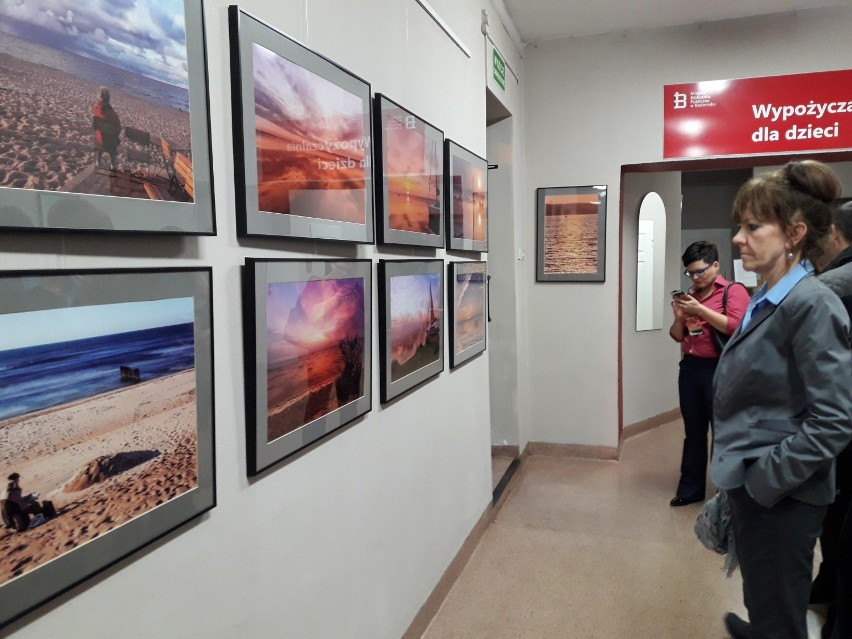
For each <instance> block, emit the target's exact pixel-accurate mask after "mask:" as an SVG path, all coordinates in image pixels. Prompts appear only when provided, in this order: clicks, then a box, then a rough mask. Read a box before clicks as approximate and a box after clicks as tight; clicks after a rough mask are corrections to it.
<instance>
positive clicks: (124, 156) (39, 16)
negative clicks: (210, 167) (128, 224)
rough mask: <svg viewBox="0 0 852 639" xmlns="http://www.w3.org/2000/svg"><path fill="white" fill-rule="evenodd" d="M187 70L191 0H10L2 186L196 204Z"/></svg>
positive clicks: (1, 41) (3, 12) (1, 91)
mask: <svg viewBox="0 0 852 639" xmlns="http://www.w3.org/2000/svg"><path fill="white" fill-rule="evenodd" d="M186 68H187V51H186V32H185V26H184V3H183V1H182V0H128V1H122V2H115V1H114V0H89V1H87V2H83V3H81V2H75V1H73V0H25V1H23V0H4V1H3V2H0V187H7V188H16V189H35V190H45V191H62V192H75V193H84V194H91V195H115V196H121V197H133V198H148V199H151V198H154V199H162V200H167V201H192V200H193V190H192V187H191V186H190V187H188V188H187V187H186V186H185V184H184V183H185V182H186V179H184V180H183V182H182V181H181V180H179V179H175V177H174V175H175V171H174V162H175V157H176V156H177V154H178V153H180V154H181V156H182V159H179V162H183V169H184V173H187V172H188V173H189V174H191V173H192V168H191V167H192V140H191V135H190V114H189V88H188V87H189V78H188V74H187V70H186ZM102 89H106V91H107V95H106V99H105V96H104V94H103V91H102ZM107 111H111V115H110V116H109V121H110V125H109V126H110V127H112V132H110V133H109V134H107V133H105V132H104V130H103V129H102V128H101V125H100V124H99V122H102V121H103V118H104V117H105V116H104V115H103V114H104V113H105V112H107ZM113 116H115V117H113ZM96 127H97V128H98V130H97V131H96ZM99 135H102V136H103V137H98V136H99ZM164 141H165V147H164ZM164 148H166V149H168V150H169V152H170V153H171V154H172V155H171V156H169V155H166V153H165V151H164ZM146 185H147V187H146Z"/></svg>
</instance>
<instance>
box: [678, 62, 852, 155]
mask: <svg viewBox="0 0 852 639" xmlns="http://www.w3.org/2000/svg"><path fill="white" fill-rule="evenodd" d="M849 86H852V70H845V71H824V72H820V73H804V74H797V75H783V76H773V77H764V78H746V79H742V80H717V81H712V82H697V83H691V84H672V85H666V86H665V87H663V104H664V113H663V116H664V132H663V156H664V157H666V158H675V157H711V156H722V155H755V154H761V153H787V152H801V151H816V150H827V149H845V148H852V95H849V92H848V91H847V90H845V89H844V87H849Z"/></svg>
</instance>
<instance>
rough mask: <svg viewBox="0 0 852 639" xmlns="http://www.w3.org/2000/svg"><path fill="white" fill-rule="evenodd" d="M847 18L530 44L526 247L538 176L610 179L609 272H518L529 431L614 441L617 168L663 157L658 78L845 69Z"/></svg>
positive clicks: (828, 14)
mask: <svg viewBox="0 0 852 639" xmlns="http://www.w3.org/2000/svg"><path fill="white" fill-rule="evenodd" d="M850 29H852V7H842V8H834V9H824V10H811V11H800V12H797V13H795V14H786V15H781V16H770V17H758V18H750V19H745V20H736V21H726V22H720V23H710V24H704V25H696V26H689V27H677V28H670V29H663V30H656V31H643V32H627V33H617V34H609V35H601V36H590V37H585V38H576V39H572V40H562V41H555V42H550V43H546V44H544V45H541V46H540V47H538V48H528V49H527V50H526V51H525V53H524V55H525V59H524V63H525V71H526V77H525V93H524V104H525V117H526V120H525V127H526V128H525V131H526V140H525V152H526V161H527V181H526V199H525V200H524V208H523V209H521V210H519V211H518V214H519V215H520V216H521V217H522V219H524V220H525V221H526V224H527V234H526V240H525V241H526V250H527V253H528V254H530V255H533V254H534V247H535V241H534V239H535V235H534V232H535V231H534V229H535V207H534V202H533V193H534V192H535V189H536V188H537V187H542V186H570V185H583V184H607V185H608V186H609V192H608V207H607V208H608V210H607V251H606V253H607V268H606V282H605V283H603V284H594V283H572V284H551V283H549V284H536V283H535V272H534V264H533V263H532V262H529V263H528V264H527V271H526V275H525V277H524V278H523V280H522V282H524V283H525V285H526V286H527V287H528V289H529V292H528V296H529V309H530V310H529V314H530V320H529V331H528V333H527V344H526V350H528V352H529V358H530V362H531V367H530V371H531V372H530V404H529V405H530V407H531V408H530V430H531V434H530V438H531V439H532V440H533V441H545V442H555V443H570V444H592V445H604V446H615V445H616V444H617V440H618V423H617V406H618V393H617V383H618V379H617V356H618V337H617V322H618V312H619V311H618V236H619V219H618V203H619V198H620V193H619V170H620V166H621V165H622V164H633V163H643V162H656V161H660V160H662V157H663V156H662V154H663V149H662V145H663V130H662V112H663V111H662V110H663V105H662V95H663V85H665V84H674V83H680V82H694V81H699V80H714V79H724V78H740V77H752V76H764V75H779V74H786V73H805V72H811V71H822V70H831V69H845V68H848V67H849V61H850V60H852V41H850V39H849V35H848V34H849V32H850ZM625 286H632V283H631V282H630V281H626V282H625ZM628 320H629V318H628ZM626 321H627V320H626ZM671 347H672V348H673V349H676V346H675V345H672V346H671ZM627 366H628V363H627V362H625V369H626V368H627ZM660 366H661V368H656V369H655V368H650V367H649V368H648V369H647V370H646V373H645V374H646V375H647V376H648V377H658V376H660V377H662V376H665V375H667V374H668V365H665V369H664V368H662V366H663V365H662V364H660ZM670 408H672V406H670V405H661V406H660V407H659V411H656V412H663V411H665V410H669V409H670ZM625 423H630V421H629V418H628V417H627V415H625Z"/></svg>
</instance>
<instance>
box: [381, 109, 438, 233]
mask: <svg viewBox="0 0 852 639" xmlns="http://www.w3.org/2000/svg"><path fill="white" fill-rule="evenodd" d="M427 126H428V125H426V124H425V123H424V122H423V121H422V120H420V119H419V118H417V117H415V116H413V115H411V114H410V113H408V111H406V110H404V109H402V108H400V107H398V106H396V105H394V104H393V103H392V102H389V101H386V100H385V101H382V156H383V173H384V180H385V185H386V188H387V192H386V194H385V196H386V200H385V204H386V207H385V208H386V210H385V215H386V216H387V219H388V226H389V227H390V228H391V229H393V230H396V231H409V232H414V233H426V234H430V235H438V234H439V233H440V232H441V215H442V213H443V211H442V210H441V198H442V197H443V195H442V193H443V190H442V185H441V183H442V182H443V153H442V146H443V141H442V140H441V139H440V138H437V137H435V136H434V135H433V136H432V137H430V136H427V135H426V127H427ZM430 129H431V127H430ZM432 130H433V131H434V129H432Z"/></svg>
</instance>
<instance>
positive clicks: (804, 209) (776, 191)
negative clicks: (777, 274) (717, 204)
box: [734, 160, 842, 262]
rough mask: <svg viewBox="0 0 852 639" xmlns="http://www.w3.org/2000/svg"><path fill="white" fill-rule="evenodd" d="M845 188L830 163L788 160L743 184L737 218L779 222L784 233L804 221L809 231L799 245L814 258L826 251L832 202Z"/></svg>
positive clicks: (740, 220) (737, 200) (737, 204)
mask: <svg viewBox="0 0 852 639" xmlns="http://www.w3.org/2000/svg"><path fill="white" fill-rule="evenodd" d="M841 192H842V187H841V184H840V180H839V179H838V178H837V175H836V174H835V173H834V171H833V170H832V169H831V168H830V167H829V166H828V165H826V164H823V163H822V162H817V161H816V160H801V161H798V162H788V163H787V164H786V165H784V167H783V168H781V169H779V170H777V171H775V172H773V173H769V174H767V175H759V176H757V177H754V178H752V179H750V180H749V181H748V182H746V183H745V184H743V185H742V187H740V190H739V191H738V192H737V197H736V198H735V199H734V219H735V220H736V222H737V224H740V223H742V221H743V220H744V219H745V218H746V217H747V216H751V217H753V218H754V219H755V220H757V221H758V222H769V223H774V224H778V225H779V226H780V227H781V230H782V231H784V233H789V232H790V231H791V230H792V228H793V225H794V224H797V223H798V222H804V223H805V225H806V226H807V233H805V237H804V239H803V240H802V242H801V244H800V246H798V247H796V248H797V249H799V248H800V249H801V251H802V256H803V257H806V258H808V259H809V260H811V261H812V262H814V261H815V260H818V259H819V258H820V257H822V256H823V255H824V254H825V249H824V248H823V247H824V243H825V240H826V238H827V237H828V232H829V230H830V228H831V204H832V202H834V200H836V199H837V198H838V197H840V193H841Z"/></svg>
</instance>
